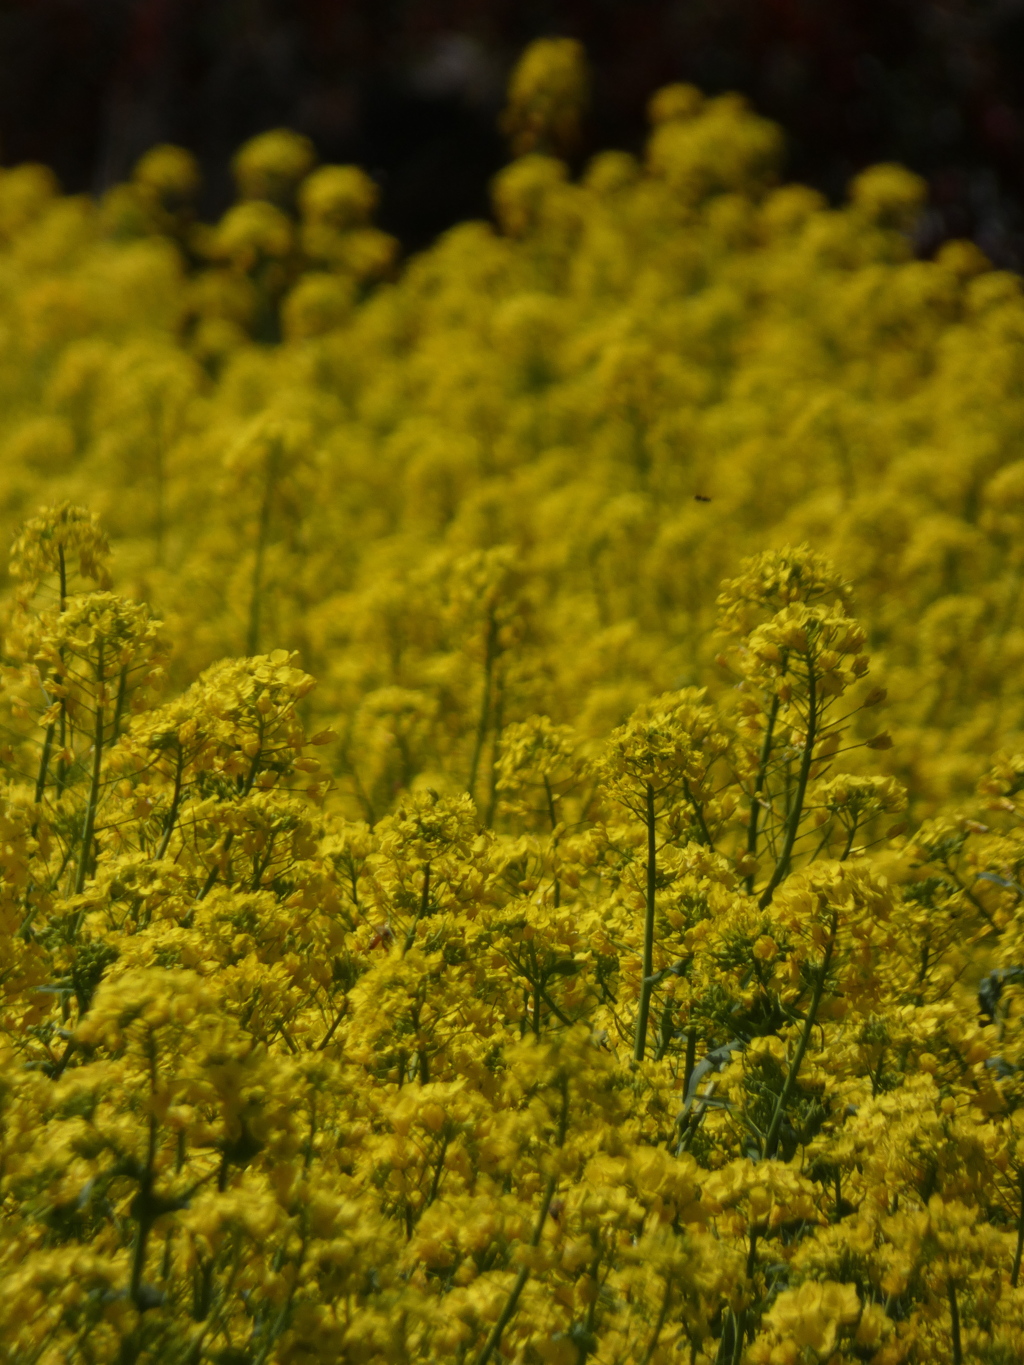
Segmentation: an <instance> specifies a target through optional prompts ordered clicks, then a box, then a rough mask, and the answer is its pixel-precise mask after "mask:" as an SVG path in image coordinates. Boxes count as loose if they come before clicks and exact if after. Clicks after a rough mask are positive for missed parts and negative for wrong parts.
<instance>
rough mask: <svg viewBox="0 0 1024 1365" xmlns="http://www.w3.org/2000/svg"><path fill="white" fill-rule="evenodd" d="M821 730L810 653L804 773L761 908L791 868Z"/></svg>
mask: <svg viewBox="0 0 1024 1365" xmlns="http://www.w3.org/2000/svg"><path fill="white" fill-rule="evenodd" d="M817 730H818V698H817V688H816V687H815V683H814V663H813V660H812V659H811V658H810V657H809V656H808V659H807V733H806V735H805V736H804V752H803V757H802V758H801V760H800V772H799V774H798V776H797V782H796V791H795V793H794V794H793V803H792V805H791V806H790V809H789V814H788V817H787V820H786V833H785V837H784V838H783V841H782V849H781V851H780V853H779V857H778V861H777V862H776V864H775V871H774V872H773V873H772V875H771V880H770V881H769V883H768V885H767V886H766V887H765V889H764V890H763V891H762V892H761V899H760V901H759V902H758V904H759V905H760V907H761V909H762V910H763V909H764V908H765V906H767V905H768V904H770V902H771V898H772V896H773V895H774V894H775V888H776V887H777V886H778V884H779V882H781V881H782V879H783V877H784V876H785V875H786V873H787V872H788V871H789V860H790V858H791V857H792V855H793V845H794V844H795V843H796V836H797V832H798V830H799V828H800V817H801V816H802V815H803V809H804V797H805V796H806V794H807V783H808V781H809V779H810V775H811V764H812V763H813V762H814V742H815V739H816V738H817Z"/></svg>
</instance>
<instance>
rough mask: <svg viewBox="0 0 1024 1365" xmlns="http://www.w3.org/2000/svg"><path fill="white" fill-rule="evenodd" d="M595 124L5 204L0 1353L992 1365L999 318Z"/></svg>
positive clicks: (1022, 922) (687, 127)
mask: <svg viewBox="0 0 1024 1365" xmlns="http://www.w3.org/2000/svg"><path fill="white" fill-rule="evenodd" d="M582 98H583V76H582V68H581V67H580V65H579V60H578V54H577V53H576V52H575V49H574V47H573V45H572V44H567V43H564V42H557V41H554V42H545V43H540V44H537V45H535V47H534V48H532V49H530V50H528V52H527V54H526V57H525V58H524V60H523V62H522V63H521V65H520V67H519V68H518V70H517V73H516V75H515V76H514V78H513V82H512V86H511V94H510V107H509V112H508V115H507V118H506V124H507V129H508V132H509V134H510V137H511V140H512V144H513V148H514V149H515V150H516V152H517V153H518V155H517V156H516V158H515V159H514V160H513V161H512V162H511V164H510V165H509V166H508V167H507V168H506V169H505V170H504V171H503V172H502V173H501V174H500V175H499V176H498V178H497V180H496V182H495V185H494V211H495V219H496V225H489V224H486V223H466V224H463V225H461V226H459V227H457V228H455V229H454V230H452V231H450V232H449V233H448V234H447V235H446V236H444V237H443V238H442V239H441V240H440V241H439V242H437V243H436V244H435V245H434V246H433V247H431V248H430V249H429V250H427V251H426V252H424V253H423V254H421V255H419V256H417V257H415V258H413V259H412V260H410V261H408V262H406V263H402V264H400V263H399V262H398V259H397V245H396V243H395V242H394V241H393V240H392V239H391V238H390V237H388V236H387V235H386V234H385V233H383V232H381V231H380V230H379V229H377V228H376V227H374V226H373V211H374V207H375V202H376V188H375V186H374V184H373V182H372V181H371V180H370V179H369V177H368V176H366V175H365V174H364V173H363V172H361V171H360V170H358V169H356V168H354V167H341V166H316V165H315V160H314V156H313V150H312V148H311V146H310V145H309V144H308V143H307V142H306V141H305V140H304V139H303V138H301V137H300V136H298V135H297V134H294V133H289V132H286V131H283V130H282V131H277V132H272V133H267V134H263V135H261V136H260V137H258V138H256V139H254V140H253V141H252V142H250V143H248V144H246V146H244V147H243V148H242V149H241V150H240V152H239V153H238V155H237V157H236V160H235V163H234V169H235V175H236V180H237V184H238V192H239V196H238V202H237V203H236V204H235V206H234V207H232V208H230V209H229V210H228V212H227V213H226V214H225V216H224V217H223V218H222V219H221V221H220V222H219V223H217V224H215V225H209V224H203V223H201V222H199V221H198V219H197V216H196V213H195V210H194V202H195V196H196V193H197V190H198V173H197V170H196V167H195V165H194V163H193V162H192V160H191V158H190V157H189V156H188V154H187V153H185V152H183V151H181V150H180V149H177V148H173V147H159V148H156V149H154V150H153V151H152V152H150V153H149V154H147V155H146V156H145V157H144V158H143V159H142V161H141V162H140V163H139V166H138V168H137V170H136V172H135V176H134V179H133V180H132V181H131V183H129V184H127V185H123V186H120V187H117V188H116V189H114V190H112V191H110V192H108V194H107V195H106V196H105V197H104V198H103V199H102V200H101V201H100V202H99V203H94V202H93V201H91V200H87V199H85V198H79V197H70V196H62V195H61V194H60V193H59V191H58V189H57V187H56V185H55V184H54V182H53V180H52V177H51V176H50V175H49V173H48V172H47V171H46V170H45V169H44V168H41V167H37V166H23V167H17V168H15V169H10V170H4V171H2V172H0V358H2V363H0V393H2V398H3V402H2V403H0V539H2V540H3V543H4V545H5V546H6V547H8V548H9V550H10V561H9V568H7V569H6V570H5V571H4V578H3V582H2V584H0V589H2V594H3V616H2V661H0V662H2V678H0V683H2V698H0V701H2V723H3V729H2V732H0V746H2V748H0V760H2V763H3V769H4V772H3V786H2V790H0V834H2V838H0V935H2V952H0V1198H2V1200H3V1206H2V1208H3V1217H2V1221H0V1361H3V1362H7V1363H8V1365H305V1362H310V1365H320V1363H322V1365H333V1363H334V1362H344V1363H345V1365H370V1362H386V1363H387V1365H449V1362H450V1363H451V1365H487V1362H493V1365H499V1362H501V1361H506V1362H515V1363H516V1365H540V1363H541V1362H543V1363H545V1365H584V1362H587V1361H590V1362H592V1365H670V1362H680V1365H825V1363H826V1362H828V1365H853V1362H872V1363H873V1365H900V1362H907V1363H908V1365H932V1362H953V1365H962V1363H963V1362H968V1361H975V1362H985V1365H1016V1362H1020V1361H1021V1360H1022V1359H1024V1284H1021V1283H1020V1281H1021V1262H1022V1255H1024V992H1022V985H1024V685H1022V681H1021V678H1022V669H1024V601H1022V591H1021V589H1022V581H1024V580H1022V573H1024V451H1022V449H1021V445H1020V439H1019V436H1020V432H1021V431H1022V430H1024V292H1022V290H1021V284H1020V281H1019V280H1018V279H1017V278H1016V277H1015V276H1013V275H1010V274H1008V273H1005V272H1001V271H997V270H993V269H992V268H991V266H990V265H989V263H988V261H986V259H985V258H984V257H983V256H982V254H981V253H980V252H979V251H978V250H977V248H975V247H974V246H972V245H971V244H970V243H967V242H952V243H948V244H947V245H946V246H944V247H943V248H942V249H941V250H940V252H939V253H938V255H937V257H936V259H934V260H931V261H923V260H917V259H915V258H914V255H913V251H912V248H911V245H910V240H909V236H908V230H909V228H910V227H911V225H912V223H913V221H914V219H915V216H916V215H917V213H918V211H919V209H920V207H921V203H922V199H923V193H924V191H923V186H922V184H921V182H920V181H919V180H918V179H917V178H916V177H915V176H913V175H912V174H911V173H910V172H908V171H906V170H904V169H902V168H900V167H898V166H879V167H875V168H873V169H870V170H868V171H865V172H863V173H862V174H861V175H859V176H858V177H857V178H856V179H855V180H854V181H853V183H852V185H851V188H850V194H849V199H848V202H847V203H846V204H845V205H843V206H842V207H840V208H832V207H829V206H828V205H827V204H826V203H825V202H824V201H823V200H822V199H821V198H820V197H819V196H818V195H817V194H816V193H814V192H812V191H810V190H807V189H804V188H802V187H800V186H794V185H787V186H783V187H781V188H780V187H779V186H778V180H779V167H780V164H781V154H782V139H781V133H780V131H779V130H778V129H777V128H776V127H775V126H774V125H772V124H770V123H767V122H766V121H764V120H763V119H761V118H759V117H758V116H757V115H756V114H755V113H753V112H752V111H751V110H749V109H748V108H747V107H745V106H744V104H743V103H742V101H740V100H739V99H738V98H735V97H730V96H725V97H719V98H716V99H708V100H705V99H704V98H703V97H702V96H701V94H700V93H699V92H698V91H696V90H694V89H693V88H691V87H688V86H670V87H667V88H666V89H664V90H662V91H660V92H658V93H657V94H655V96H654V97H653V99H652V101H651V106H650V112H651V133H650V139H649V143H648V147H647V152H646V156H645V158H644V159H643V161H642V162H641V161H639V160H636V159H634V158H633V157H631V156H629V155H627V154H626V153H624V152H605V153H602V154H600V155H598V156H596V157H594V158H593V159H592V160H591V161H590V162H589V164H588V165H587V166H586V167H585V168H584V170H583V171H582V173H581V174H580V175H578V176H574V175H572V174H570V171H569V169H568V165H567V162H566V161H564V160H562V159H560V158H559V157H558V156H557V155H555V153H556V152H557V151H558V150H559V149H560V148H563V147H570V146H571V143H572V138H573V136H574V131H575V125H576V121H577V115H578V109H579V105H580V101H581V100H582Z"/></svg>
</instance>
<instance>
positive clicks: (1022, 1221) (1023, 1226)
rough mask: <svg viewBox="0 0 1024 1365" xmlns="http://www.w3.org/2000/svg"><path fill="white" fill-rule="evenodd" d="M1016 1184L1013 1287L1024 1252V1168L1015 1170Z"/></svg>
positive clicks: (1011, 1279) (1015, 1285)
mask: <svg viewBox="0 0 1024 1365" xmlns="http://www.w3.org/2000/svg"><path fill="white" fill-rule="evenodd" d="M1017 1186H1018V1189H1019V1191H1020V1208H1019V1209H1018V1210H1017V1249H1016V1251H1015V1252H1014V1255H1013V1274H1012V1275H1011V1276H1010V1284H1011V1285H1012V1286H1013V1288H1014V1289H1016V1288H1017V1283H1018V1281H1019V1280H1020V1260H1021V1255H1022V1253H1024V1170H1021V1171H1018V1172H1017Z"/></svg>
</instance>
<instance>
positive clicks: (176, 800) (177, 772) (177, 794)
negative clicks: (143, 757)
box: [156, 744, 185, 858]
mask: <svg viewBox="0 0 1024 1365" xmlns="http://www.w3.org/2000/svg"><path fill="white" fill-rule="evenodd" d="M184 766H185V755H184V754H183V753H182V751H181V745H180V744H179V745H178V761H177V763H176V765H175V768H174V793H173V795H172V796H171V808H170V810H169V811H168V812H167V823H166V825H165V826H164V834H163V838H162V839H161V840H160V847H159V849H158V850H157V855H156V856H157V857H158V858H162V857H163V856H164V854H165V853H166V852H167V845H168V844H169V843H170V842H171V835H172V834H173V833H174V826H175V824H176V823H177V819H178V806H179V805H180V804H181V771H182V768H183V767H184Z"/></svg>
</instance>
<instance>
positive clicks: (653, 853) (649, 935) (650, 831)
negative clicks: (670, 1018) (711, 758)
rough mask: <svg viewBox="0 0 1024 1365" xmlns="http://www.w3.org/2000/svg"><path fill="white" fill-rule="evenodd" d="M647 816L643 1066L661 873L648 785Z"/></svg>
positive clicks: (639, 1050) (637, 1053)
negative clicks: (655, 918)
mask: <svg viewBox="0 0 1024 1365" xmlns="http://www.w3.org/2000/svg"><path fill="white" fill-rule="evenodd" d="M646 805H647V810H646V816H647V906H646V916H645V919H644V957H643V966H642V968H641V978H642V979H641V983H640V1010H639V1013H638V1014H637V1017H636V1038H635V1041H634V1044H633V1060H634V1061H635V1062H642V1061H643V1059H644V1048H645V1047H646V1045H647V1020H648V1017H649V1015H650V1012H651V995H652V994H653V992H654V983H653V982H652V980H651V977H652V976H653V975H654V898H655V887H656V882H657V872H658V850H657V845H656V843H655V834H656V826H655V819H654V787H653V785H652V784H651V783H650V782H648V783H647V791H646Z"/></svg>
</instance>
